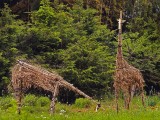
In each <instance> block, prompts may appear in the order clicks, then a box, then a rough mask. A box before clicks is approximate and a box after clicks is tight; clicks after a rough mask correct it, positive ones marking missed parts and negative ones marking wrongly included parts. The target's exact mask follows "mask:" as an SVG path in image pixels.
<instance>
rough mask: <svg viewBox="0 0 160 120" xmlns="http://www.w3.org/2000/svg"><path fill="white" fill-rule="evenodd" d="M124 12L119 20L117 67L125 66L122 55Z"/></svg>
mask: <svg viewBox="0 0 160 120" xmlns="http://www.w3.org/2000/svg"><path fill="white" fill-rule="evenodd" d="M122 23H123V20H122V11H121V12H120V18H119V20H118V30H119V32H118V49H117V58H116V59H117V61H116V64H117V65H116V66H117V67H122V64H123V53H122Z"/></svg>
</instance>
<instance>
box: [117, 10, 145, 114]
mask: <svg viewBox="0 0 160 120" xmlns="http://www.w3.org/2000/svg"><path fill="white" fill-rule="evenodd" d="M118 22H119V24H118V29H119V33H118V49H117V55H116V70H115V74H114V88H115V99H116V109H117V112H118V109H119V108H118V96H119V92H120V91H121V92H122V93H123V95H124V102H125V108H126V109H129V105H130V102H131V99H132V97H133V95H134V92H135V91H136V90H139V91H140V92H141V96H142V104H143V105H144V90H143V87H144V79H143V77H142V74H141V72H140V70H138V69H136V68H135V67H133V66H131V65H129V64H128V62H127V61H126V60H125V59H124V58H123V53H122V23H123V22H124V20H122V11H120V18H119V20H118Z"/></svg>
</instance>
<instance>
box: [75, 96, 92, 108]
mask: <svg viewBox="0 0 160 120" xmlns="http://www.w3.org/2000/svg"><path fill="white" fill-rule="evenodd" d="M75 106H76V107H79V108H88V107H90V106H91V101H90V100H88V99H84V98H78V99H76V102H75Z"/></svg>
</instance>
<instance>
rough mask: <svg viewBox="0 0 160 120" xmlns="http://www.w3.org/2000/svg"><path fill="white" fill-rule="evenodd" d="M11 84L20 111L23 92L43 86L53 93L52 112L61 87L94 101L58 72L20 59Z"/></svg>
mask: <svg viewBox="0 0 160 120" xmlns="http://www.w3.org/2000/svg"><path fill="white" fill-rule="evenodd" d="M11 85H12V87H13V90H14V93H15V98H16V100H17V103H18V113H19V114H20V112H21V101H22V96H23V93H24V92H25V91H26V90H27V89H29V88H31V87H36V88H42V89H44V90H46V91H49V92H51V93H52V101H51V105H50V112H51V114H52V113H53V112H54V111H55V98H56V96H57V95H58V91H59V88H60V87H64V88H67V89H69V90H72V91H73V92H75V93H78V94H80V95H82V96H84V97H85V98H88V99H90V100H92V101H93V102H96V101H94V100H93V99H92V98H91V97H90V96H88V95H86V94H85V93H84V92H82V91H80V90H79V89H78V88H76V87H74V86H73V85H72V84H70V83H68V82H67V81H65V80H64V79H63V78H62V77H61V76H60V75H58V74H57V73H53V72H49V71H47V70H44V69H42V68H40V67H36V66H33V65H31V64H28V63H26V62H23V61H20V60H19V61H18V62H17V64H16V65H15V66H14V67H13V69H12V80H11Z"/></svg>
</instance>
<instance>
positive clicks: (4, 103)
mask: <svg viewBox="0 0 160 120" xmlns="http://www.w3.org/2000/svg"><path fill="white" fill-rule="evenodd" d="M11 100H12V99H11V98H9V97H5V98H3V97H1V98H0V108H1V109H3V110H7V109H8V108H9V107H12V106H13V105H12V102H11Z"/></svg>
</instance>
